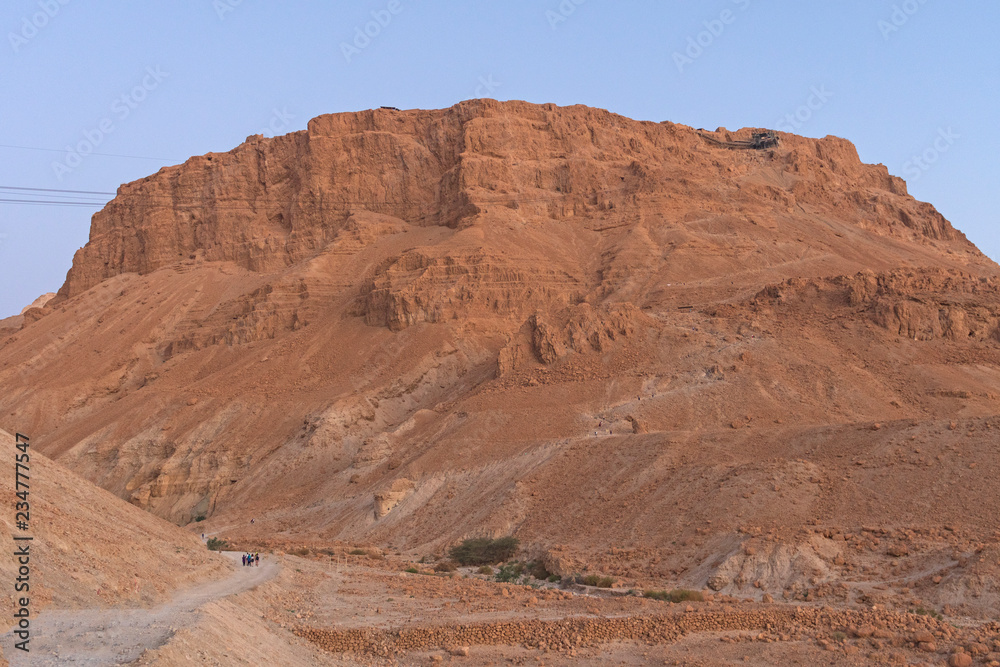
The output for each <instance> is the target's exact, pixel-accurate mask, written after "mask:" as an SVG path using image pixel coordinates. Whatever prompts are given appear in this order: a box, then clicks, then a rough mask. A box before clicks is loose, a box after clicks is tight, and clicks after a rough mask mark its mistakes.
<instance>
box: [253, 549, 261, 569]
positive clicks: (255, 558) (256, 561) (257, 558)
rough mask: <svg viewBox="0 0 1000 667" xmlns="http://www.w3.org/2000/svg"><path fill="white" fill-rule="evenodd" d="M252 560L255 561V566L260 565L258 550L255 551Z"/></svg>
mask: <svg viewBox="0 0 1000 667" xmlns="http://www.w3.org/2000/svg"><path fill="white" fill-rule="evenodd" d="M254 561H255V564H256V565H257V567H260V552H259V551H258V552H257V555H256V556H255V557H254Z"/></svg>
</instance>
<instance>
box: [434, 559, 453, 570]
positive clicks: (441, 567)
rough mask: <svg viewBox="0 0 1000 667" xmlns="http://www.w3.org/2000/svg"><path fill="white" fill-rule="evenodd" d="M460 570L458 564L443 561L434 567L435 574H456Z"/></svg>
mask: <svg viewBox="0 0 1000 667" xmlns="http://www.w3.org/2000/svg"><path fill="white" fill-rule="evenodd" d="M457 569H458V563H456V562H455V561H451V560H443V561H441V562H440V563H438V564H437V565H435V566H434V571H435V572H454V571H455V570H457Z"/></svg>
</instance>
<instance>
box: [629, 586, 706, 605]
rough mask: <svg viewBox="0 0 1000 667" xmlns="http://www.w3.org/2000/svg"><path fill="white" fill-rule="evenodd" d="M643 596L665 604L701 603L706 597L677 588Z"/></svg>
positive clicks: (650, 592) (648, 592)
mask: <svg viewBox="0 0 1000 667" xmlns="http://www.w3.org/2000/svg"><path fill="white" fill-rule="evenodd" d="M642 596H643V597H644V598H650V599H652V600H662V601H663V602H701V601H703V600H704V599H705V596H704V595H702V594H701V593H699V592H698V591H689V590H687V589H686V588H675V589H674V590H672V591H645V592H644V593H643V594H642Z"/></svg>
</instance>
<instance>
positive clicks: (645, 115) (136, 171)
mask: <svg viewBox="0 0 1000 667" xmlns="http://www.w3.org/2000/svg"><path fill="white" fill-rule="evenodd" d="M577 3H579V4H577ZM894 7H895V8H896V9H897V10H898V11H896V12H895V16H894ZM46 8H47V14H51V16H49V15H47V14H46ZM230 10H231V11H230ZM393 10H395V11H394V12H393ZM372 12H375V13H376V14H375V15H374V16H375V18H381V19H382V21H383V23H387V25H385V26H384V27H383V26H378V30H377V32H378V34H377V35H376V36H375V37H374V38H371V39H370V43H368V44H365V42H364V41H360V40H359V42H358V44H359V45H362V46H363V47H364V48H360V49H358V51H357V52H350V53H348V56H349V57H347V56H345V54H344V48H343V46H342V45H343V44H344V43H348V44H351V43H352V42H353V40H354V39H355V36H356V28H359V29H361V30H363V29H364V28H365V24H366V23H367V22H369V21H372V20H374V19H373V14H372ZM724 12H728V13H724ZM563 19H565V20H563ZM894 19H895V22H894ZM880 21H881V22H883V23H881V24H880ZM706 23H707V25H706ZM39 25H40V26H41V27H38V26H39ZM998 27H1000V3H997V2H996V1H995V0H970V1H968V2H947V3H946V2H944V1H943V0H907V1H906V2H902V1H897V2H892V1H887V0H864V1H862V0H840V1H838V2H825V3H819V2H801V0H799V1H796V2H793V1H792V0H771V1H770V2H764V1H763V0H711V1H709V2H698V3H692V2H681V1H679V0H675V1H668V0H655V1H652V0H649V1H636V2H621V1H619V2H611V1H610V0H562V3H561V4H560V0H503V1H501V0H463V1H461V2H459V1H458V0H447V1H438V2H429V1H427V0H424V1H423V2H417V1H415V0H364V1H360V2H336V3H334V2H303V1H301V0H300V1H295V0H292V1H284V2H276V1H274V2H265V1H264V0H242V1H239V0H169V1H168V0H160V1H155V0H149V1H147V2H136V1H134V0H132V1H129V2H126V1H124V0H103V1H102V2H100V3H96V2H84V1H83V0H6V2H4V3H3V6H2V8H0V33H2V36H3V41H2V44H0V85H2V89H0V90H2V94H0V119H2V122H0V144H5V145H13V146H27V147H33V148H47V149H57V150H62V149H64V148H65V147H66V146H68V145H76V144H78V143H79V142H81V141H85V140H86V138H87V135H88V133H89V135H90V137H91V138H96V137H97V136H98V134H97V133H98V132H102V128H103V129H105V130H107V129H110V130H111V131H110V132H109V133H105V132H102V133H103V134H105V136H104V137H103V138H102V139H101V141H100V142H99V145H98V146H97V147H96V149H94V150H95V151H96V152H100V153H109V154H116V155H131V156H140V157H152V158H162V159H160V160H140V159H130V158H124V157H108V156H104V155H88V156H86V157H83V158H82V159H80V160H79V163H77V160H76V159H75V158H72V157H71V158H70V159H69V160H68V162H67V155H66V154H65V152H61V153H60V152H54V153H50V152H44V151H37V150H24V149H19V148H6V147H2V148H0V156H2V159H0V186H8V187H9V186H18V187H38V188H62V189H76V190H96V191H114V190H115V189H116V188H117V186H118V185H119V184H120V183H122V182H127V181H130V180H134V179H136V178H140V177H142V176H144V175H147V174H149V173H152V172H155V171H156V170H157V169H159V167H160V166H162V165H164V164H171V163H174V162H180V161H183V160H184V159H185V158H187V157H188V156H190V155H193V154H201V153H205V152H208V151H225V150H229V149H231V148H233V147H234V146H236V145H237V144H239V143H240V142H242V141H243V139H244V138H245V137H246V136H248V135H250V134H256V133H265V134H271V133H273V131H274V130H276V131H278V133H284V132H288V131H294V130H299V129H302V128H304V127H305V125H306V122H307V121H308V119H309V118H311V117H313V116H317V115H319V114H323V113H330V112H338V111H352V110H359V109H366V108H370V107H374V106H379V105H392V106H397V107H400V108H413V107H420V108H441V107H447V106H450V105H452V104H454V103H456V102H458V101H460V100H464V99H469V98H473V97H494V98H497V99H522V100H528V101H531V102H539V103H541V102H555V103H557V104H578V103H582V104H588V105H591V106H595V107H602V108H606V109H610V110H612V111H615V112H617V113H620V114H623V115H626V116H630V117H632V118H637V119H645V120H654V121H660V120H671V121H675V122H680V123H685V124H688V125H692V126H694V127H706V128H715V127H718V126H725V127H728V128H739V127H744V126H762V127H779V128H780V129H797V131H798V132H799V133H800V134H804V135H807V136H813V137H822V136H825V135H827V134H834V135H838V136H841V137H846V138H848V139H850V140H851V141H853V142H854V143H855V144H856V145H857V146H858V149H859V152H860V154H861V158H862V159H863V160H865V161H866V162H873V163H877V162H881V163H884V164H886V165H887V166H888V167H889V170H890V171H891V172H892V173H894V174H897V175H900V176H904V177H905V178H907V180H908V181H909V184H910V191H911V193H912V194H913V195H914V196H916V197H917V198H918V199H921V200H925V201H929V202H931V203H933V204H934V205H935V206H937V207H938V209H939V210H941V212H942V213H944V215H945V216H946V217H947V218H948V219H950V220H951V221H952V222H953V223H954V224H955V225H956V226H957V227H958V228H960V229H961V230H963V231H964V232H966V233H967V234H968V236H969V237H970V238H971V239H972V240H973V241H974V242H975V243H976V244H977V245H979V247H980V248H981V249H983V250H984V251H985V252H986V253H987V254H989V255H990V256H992V257H993V258H994V259H1000V236H998V234H997V232H996V222H997V214H996V211H997V209H998V207H1000V162H998V158H1000V151H998V148H1000V140H998V136H1000V129H998V128H997V123H996V121H997V119H998V108H997V107H998V101H1000V39H998V38H997V34H996V31H997V29H998ZM890 28H891V29H890ZM897 28H898V29H897ZM369 30H370V31H371V32H376V30H375V26H369ZM712 30H714V32H715V33H716V34H712V32H711V31H712ZM699 33H703V34H701V35H699ZM699 37H700V40H701V42H702V44H703V45H704V46H703V47H701V51H700V52H699V51H698V50H697V49H695V48H692V49H691V51H690V53H689V54H687V55H685V56H684V57H685V58H687V57H688V56H696V57H692V58H690V61H682V62H681V63H680V64H678V62H677V58H676V56H675V54H676V53H681V54H684V52H685V50H687V49H688V47H689V46H690V42H689V39H691V40H695V41H697V40H699ZM355 48H357V47H356V46H355ZM150 72H152V73H154V74H155V76H154V75H153V74H150ZM814 89H815V90H818V91H820V92H821V93H822V95H821V96H816V97H811V96H813V95H814V93H813V92H812V91H813V90H814ZM123 95H126V96H128V97H127V98H126V99H125V100H124V101H123V100H122V96H123ZM810 101H811V102H812V104H813V107H815V109H812V110H808V111H807V110H805V109H802V106H803V105H805V104H807V103H808V102H810ZM796 112H798V113H799V116H800V119H801V122H800V120H795V124H798V127H797V128H795V127H794V125H793V124H792V123H789V122H788V121H783V119H785V118H786V117H787V115H788V114H795V113H796ZM945 135H946V136H948V137H949V138H947V139H944V138H943V136H945ZM956 135H957V136H956ZM939 138H940V140H939ZM935 142H937V147H935ZM938 149H947V150H944V151H939V150H938ZM925 151H929V152H928V156H929V157H934V158H936V159H935V160H934V162H933V164H923V165H920V166H918V165H916V164H915V163H912V162H911V159H912V158H913V157H914V156H919V155H921V154H923V153H924V152H925ZM55 162H62V164H63V165H64V167H67V169H63V168H59V169H58V172H59V173H58V174H57V169H56V168H55V167H54V166H53V163H55ZM69 167H72V168H69ZM60 176H61V178H60ZM8 195H9V193H8V192H4V194H0V198H9V197H8ZM91 213H92V211H90V210H87V209H79V208H56V207H49V206H26V205H11V204H4V203H0V285H2V290H0V317H2V316H6V315H10V314H14V313H16V312H18V311H19V310H20V308H21V307H22V306H24V305H25V304H27V303H29V302H30V301H31V300H32V299H34V298H35V297H36V296H37V295H39V294H41V293H44V292H46V291H54V290H56V289H57V288H58V287H59V286H60V285H61V284H62V282H63V279H64V278H65V274H66V271H67V269H68V268H69V266H70V263H71V259H72V256H73V252H74V251H75V250H76V249H77V248H79V247H80V246H82V245H83V244H84V243H85V242H86V240H87V234H88V230H89V224H90V215H91Z"/></svg>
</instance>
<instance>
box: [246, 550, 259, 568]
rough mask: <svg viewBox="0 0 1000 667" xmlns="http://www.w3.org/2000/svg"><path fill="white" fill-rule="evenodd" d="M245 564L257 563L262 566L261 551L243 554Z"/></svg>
mask: <svg viewBox="0 0 1000 667" xmlns="http://www.w3.org/2000/svg"><path fill="white" fill-rule="evenodd" d="M243 565H244V566H245V567H249V566H250V565H256V566H257V567H260V552H259V551H255V552H253V553H245V554H243Z"/></svg>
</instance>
